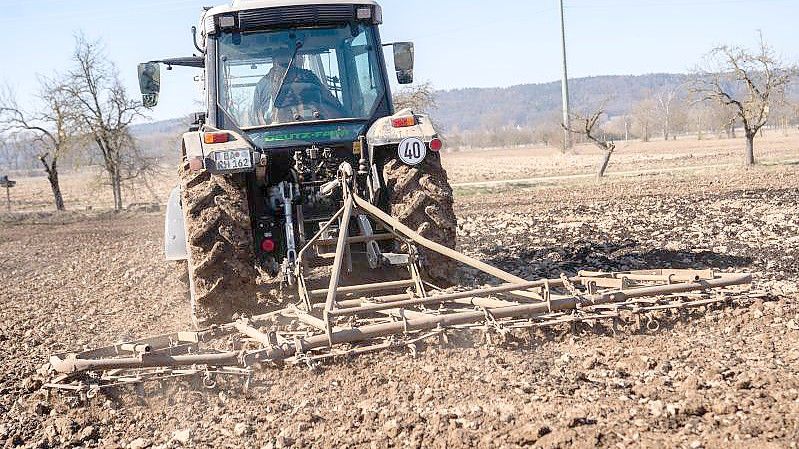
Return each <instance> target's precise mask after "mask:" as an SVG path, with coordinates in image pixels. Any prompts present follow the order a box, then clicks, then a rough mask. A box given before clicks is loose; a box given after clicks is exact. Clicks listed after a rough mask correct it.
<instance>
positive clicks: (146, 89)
mask: <svg viewBox="0 0 799 449" xmlns="http://www.w3.org/2000/svg"><path fill="white" fill-rule="evenodd" d="M139 89H140V90H141V98H142V104H143V105H144V107H145V108H152V107H154V106H155V105H157V104H158V93H159V92H161V65H160V64H158V63H157V62H143V63H141V64H139Z"/></svg>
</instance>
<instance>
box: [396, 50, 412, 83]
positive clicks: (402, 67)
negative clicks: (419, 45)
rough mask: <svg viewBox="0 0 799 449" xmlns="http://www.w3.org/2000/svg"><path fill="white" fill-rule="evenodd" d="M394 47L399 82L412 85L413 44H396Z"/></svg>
mask: <svg viewBox="0 0 799 449" xmlns="http://www.w3.org/2000/svg"><path fill="white" fill-rule="evenodd" d="M393 47H394V70H396V71H397V82H398V83H400V84H411V83H412V82H413V42H395V43H394V44H393Z"/></svg>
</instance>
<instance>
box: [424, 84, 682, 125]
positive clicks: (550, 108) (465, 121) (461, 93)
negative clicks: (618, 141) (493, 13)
mask: <svg viewBox="0 0 799 449" xmlns="http://www.w3.org/2000/svg"><path fill="white" fill-rule="evenodd" d="M687 79H688V75H684V74H669V73H657V74H651V75H638V76H632V75H618V76H614V75H611V76H592V77H588V78H574V79H571V80H569V97H570V99H571V104H572V106H574V107H575V108H580V107H581V106H589V105H595V104H598V103H600V102H602V101H604V100H606V99H610V101H609V103H608V104H607V112H608V114H609V115H620V114H625V113H629V112H630V109H631V108H632V106H633V105H634V104H636V103H637V102H639V101H641V100H643V99H644V98H646V97H647V96H649V95H652V93H653V92H657V91H658V90H660V89H663V88H664V87H667V86H677V85H679V84H681V83H684V82H686V81H687ZM560 89H561V86H560V81H553V82H550V83H543V84H521V85H518V86H511V87H504V88H500V87H494V88H467V89H452V90H440V91H437V92H436V94H435V99H436V103H437V105H438V107H437V108H436V110H435V111H433V113H432V115H433V118H434V119H435V120H436V122H437V123H438V124H439V125H441V126H442V127H443V128H444V129H446V130H447V131H448V132H462V131H474V130H480V129H489V128H498V127H505V126H521V127H535V126H536V125H539V124H541V123H542V122H544V121H546V120H548V119H550V118H552V117H553V116H557V114H560V111H561V92H560Z"/></svg>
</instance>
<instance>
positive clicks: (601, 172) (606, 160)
mask: <svg viewBox="0 0 799 449" xmlns="http://www.w3.org/2000/svg"><path fill="white" fill-rule="evenodd" d="M612 154H613V150H605V155H604V156H603V157H602V160H601V161H600V162H599V167H598V168H597V172H596V177H597V178H601V177H603V176H605V170H607V169H608V165H610V156H611V155H612Z"/></svg>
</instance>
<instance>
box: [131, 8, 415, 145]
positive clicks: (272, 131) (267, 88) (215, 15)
mask: <svg viewBox="0 0 799 449" xmlns="http://www.w3.org/2000/svg"><path fill="white" fill-rule="evenodd" d="M381 22H382V12H381V8H380V6H379V5H377V4H376V3H375V2H373V1H370V0H361V1H357V0H356V1H352V0H350V1H341V0H327V1H325V0H316V1H302V2H298V1H293V2H291V1H276V0H236V1H234V2H233V3H231V4H230V5H223V6H218V7H215V8H211V9H209V10H207V11H205V12H204V14H203V16H202V19H201V24H200V25H201V28H200V30H199V31H196V29H195V44H196V46H197V48H198V50H200V51H201V52H202V55H201V56H196V57H193V58H175V59H167V60H162V61H153V62H151V63H145V64H142V65H141V66H140V68H139V73H140V81H141V87H142V93H143V94H144V98H145V103H147V104H148V105H150V106H153V105H154V104H155V103H156V102H157V95H158V91H159V88H160V83H159V82H158V81H159V78H160V77H159V76H158V68H159V65H158V63H159V62H162V63H164V64H166V65H167V67H168V68H169V67H171V66H172V65H189V66H194V67H204V68H205V88H206V97H207V105H208V110H207V113H206V120H207V124H208V125H210V126H212V127H214V128H216V129H220V130H233V131H236V132H238V133H241V134H246V135H247V136H248V137H249V139H250V140H251V141H252V143H253V144H254V145H255V146H257V147H259V148H261V149H269V148H280V147H282V148H286V147H291V146H297V145H311V144H316V145H327V144H336V143H342V142H349V143H352V142H354V141H356V140H357V139H358V137H359V136H362V135H364V134H365V133H366V131H367V130H368V128H369V127H370V126H371V125H372V124H373V123H374V122H375V121H376V120H377V119H379V118H381V117H386V116H389V115H391V114H392V113H393V112H394V111H393V105H392V102H391V94H390V91H389V79H388V74H387V71H386V63H385V59H384V54H383V49H382V47H383V44H381V41H380V35H379V32H378V25H379V24H380V23H381ZM390 45H391V46H392V47H393V53H394V62H395V71H396V75H397V80H398V82H399V83H400V84H406V83H410V82H412V81H413V44H411V43H408V42H401V43H395V44H390Z"/></svg>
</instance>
